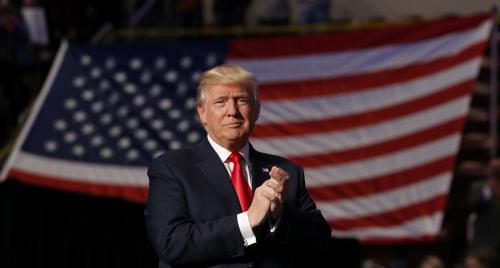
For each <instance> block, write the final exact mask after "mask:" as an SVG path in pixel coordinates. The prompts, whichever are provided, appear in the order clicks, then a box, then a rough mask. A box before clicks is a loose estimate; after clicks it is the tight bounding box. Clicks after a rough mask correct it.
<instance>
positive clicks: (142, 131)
mask: <svg viewBox="0 0 500 268" xmlns="http://www.w3.org/2000/svg"><path fill="white" fill-rule="evenodd" d="M135 136H136V137H137V138H138V139H141V140H142V139H145V138H147V137H148V132H147V131H146V130H145V129H143V128H141V129H138V130H137V131H136V132H135Z"/></svg>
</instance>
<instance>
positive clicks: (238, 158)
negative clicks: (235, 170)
mask: <svg viewBox="0 0 500 268" xmlns="http://www.w3.org/2000/svg"><path fill="white" fill-rule="evenodd" d="M242 158H243V156H241V154H240V153H239V152H232V153H231V154H230V155H229V161H231V162H232V163H233V164H235V163H239V162H240V161H241V159H242Z"/></svg>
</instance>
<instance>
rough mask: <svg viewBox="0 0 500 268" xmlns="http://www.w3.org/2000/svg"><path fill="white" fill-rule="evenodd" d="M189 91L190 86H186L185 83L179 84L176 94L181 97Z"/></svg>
mask: <svg viewBox="0 0 500 268" xmlns="http://www.w3.org/2000/svg"><path fill="white" fill-rule="evenodd" d="M187 91H188V86H187V85H186V83H183V82H181V83H179V84H178V85H177V89H176V90H175V92H176V93H177V95H179V96H184V94H186V92H187Z"/></svg>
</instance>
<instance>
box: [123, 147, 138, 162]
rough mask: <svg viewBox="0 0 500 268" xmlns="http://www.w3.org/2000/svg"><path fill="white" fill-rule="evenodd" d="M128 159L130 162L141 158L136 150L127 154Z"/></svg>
mask: <svg viewBox="0 0 500 268" xmlns="http://www.w3.org/2000/svg"><path fill="white" fill-rule="evenodd" d="M126 157H127V159H129V160H135V159H137V158H139V152H138V151H137V150H135V149H132V150H129V151H128V152H127V154H126Z"/></svg>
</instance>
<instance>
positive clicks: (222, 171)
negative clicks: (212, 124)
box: [197, 138, 241, 213]
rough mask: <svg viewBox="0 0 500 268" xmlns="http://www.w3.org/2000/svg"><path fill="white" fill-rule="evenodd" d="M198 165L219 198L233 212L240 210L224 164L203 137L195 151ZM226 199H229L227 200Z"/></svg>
mask: <svg viewBox="0 0 500 268" xmlns="http://www.w3.org/2000/svg"><path fill="white" fill-rule="evenodd" d="M197 157H198V163H197V165H198V167H199V168H200V170H201V171H202V172H203V174H204V175H205V177H206V179H207V180H208V181H209V182H210V184H212V186H213V188H214V189H215V191H216V192H217V194H218V195H219V196H220V197H221V199H222V200H223V201H224V202H225V203H226V204H227V206H228V207H229V208H230V209H231V211H232V212H234V213H239V212H241V208H240V205H239V201H238V196H237V195H236V192H235V191H234V188H233V185H232V184H231V179H230V177H229V174H228V172H227V170H226V167H225V166H224V164H223V163H222V162H221V161H220V158H219V156H218V155H217V153H216V152H215V151H214V149H213V148H212V146H211V145H210V143H209V142H208V140H207V139H206V138H205V139H204V140H203V141H202V142H201V143H200V144H199V145H198V151H197ZM228 200H230V201H229V202H228Z"/></svg>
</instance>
